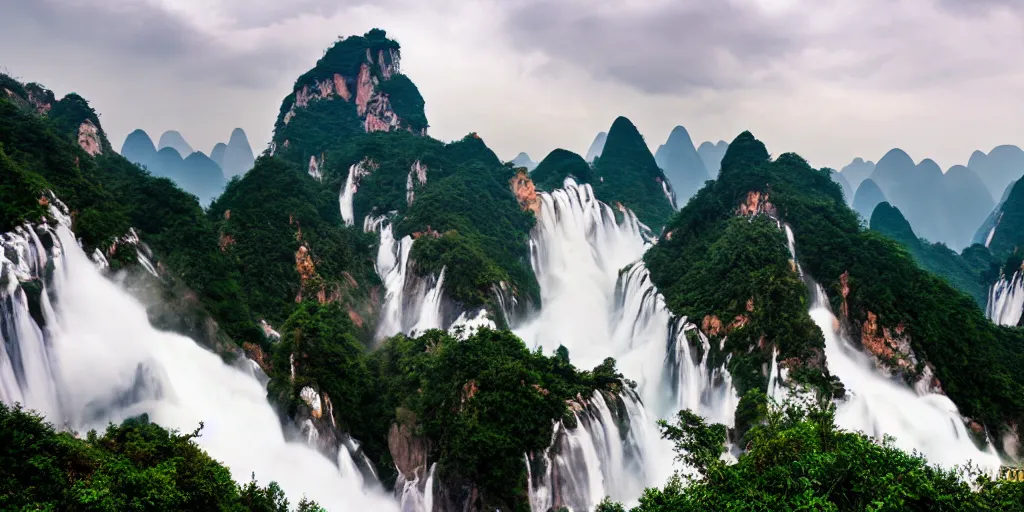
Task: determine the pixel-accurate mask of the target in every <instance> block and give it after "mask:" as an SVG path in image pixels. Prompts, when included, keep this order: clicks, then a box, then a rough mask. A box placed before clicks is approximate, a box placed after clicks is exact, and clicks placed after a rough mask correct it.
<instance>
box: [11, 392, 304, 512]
mask: <svg viewBox="0 0 1024 512" xmlns="http://www.w3.org/2000/svg"><path fill="white" fill-rule="evenodd" d="M201 429H202V424H200V429H198V430H196V431H195V432H194V433H192V434H189V435H180V434H178V433H177V432H175V431H168V430H164V429H163V428H161V427H159V426H157V425H156V424H153V423H150V422H149V420H148V418H147V417H146V416H145V415H143V416H140V417H137V418H131V419H128V420H126V421H125V422H124V423H122V424H121V425H119V426H115V425H110V426H108V427H107V431H106V432H105V433H104V434H103V435H102V436H100V435H98V434H97V433H96V432H95V431H92V432H89V434H88V436H87V438H86V439H78V438H76V437H74V436H72V435H71V434H68V433H65V432H57V431H56V430H54V428H53V426H52V425H50V424H48V423H45V422H44V421H43V420H42V418H41V417H40V416H38V415H36V414H34V413H32V412H28V411H25V410H23V409H21V407H20V406H15V407H13V408H12V407H8V406H7V405H5V404H3V403H0V508H2V509H4V510H104V511H106V510H109V511H115V510H116V511H121V510H139V511H141V510H182V511H193V510H223V511H259V512H278V511H280V512H287V511H288V510H289V508H288V500H287V499H285V497H284V493H283V491H282V490H281V489H280V487H278V485H277V484H276V483H273V482H272V483H270V485H269V486H268V487H266V488H263V487H260V486H259V485H257V484H256V483H255V481H253V482H250V483H249V484H248V485H246V486H245V487H244V488H240V487H239V486H238V484H236V483H235V482H234V481H232V480H231V473H230V472H229V471H228V469H227V468H226V467H224V466H222V465H220V464H219V463H218V462H217V461H215V460H213V459H212V458H210V456H209V455H207V454H206V453H205V452H204V451H203V450H202V449H200V448H199V446H197V445H196V443H195V441H194V439H195V438H196V437H198V436H199V432H200V430H201ZM303 507H305V508H303ZM318 509H319V507H318V506H317V505H316V503H314V502H309V501H307V500H303V504H300V507H299V508H298V509H297V510H318Z"/></svg>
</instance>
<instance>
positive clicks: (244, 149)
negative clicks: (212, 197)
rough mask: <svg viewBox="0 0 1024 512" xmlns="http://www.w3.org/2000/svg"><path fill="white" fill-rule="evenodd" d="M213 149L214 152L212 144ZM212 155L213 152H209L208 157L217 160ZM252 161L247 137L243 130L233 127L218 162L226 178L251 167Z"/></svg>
mask: <svg viewBox="0 0 1024 512" xmlns="http://www.w3.org/2000/svg"><path fill="white" fill-rule="evenodd" d="M213 150H214V152H216V151H217V147H216V146H214V148H213ZM214 156H215V155H214V153H211V154H210V157H211V158H213V160H214V161H217V159H216V158H214ZM254 161H255V159H254V158H253V153H252V147H251V146H249V138H248V137H246V136H245V131H243V130H242V129H241V128H235V129H234V130H232V131H231V137H230V138H229V139H228V144H227V147H225V148H224V154H223V156H222V157H221V161H220V162H218V165H220V166H221V168H222V169H223V170H224V176H225V177H226V178H228V179H230V178H232V177H235V176H241V175H243V174H245V173H247V172H249V169H252V166H253V162H254Z"/></svg>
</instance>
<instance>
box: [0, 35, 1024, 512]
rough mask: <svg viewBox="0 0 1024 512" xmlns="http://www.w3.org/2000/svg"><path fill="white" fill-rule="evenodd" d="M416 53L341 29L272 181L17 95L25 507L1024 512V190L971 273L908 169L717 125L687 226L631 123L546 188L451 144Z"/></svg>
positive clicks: (34, 88)
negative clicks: (836, 164) (888, 190)
mask: <svg viewBox="0 0 1024 512" xmlns="http://www.w3.org/2000/svg"><path fill="white" fill-rule="evenodd" d="M400 59H401V47H400V45H399V43H398V42H397V41H395V40H393V39H390V38H389V37H388V35H387V33H386V32H384V31H383V30H380V29H374V30H371V31H370V32H367V33H366V34H364V35H362V36H351V37H347V38H339V39H338V40H337V41H335V42H334V43H333V44H332V45H331V46H330V47H329V48H328V49H327V51H326V52H325V53H324V54H323V56H322V58H320V59H319V61H317V62H316V64H315V65H314V66H313V67H312V68H311V69H310V70H309V71H308V72H306V73H304V74H303V75H301V76H300V77H299V78H298V79H297V80H296V82H295V84H294V87H293V88H292V92H291V93H289V94H288V96H286V97H285V98H284V99H283V101H282V103H281V106H280V111H279V112H280V114H279V116H278V119H277V120H276V123H275V126H274V134H273V139H272V142H271V144H270V146H269V148H268V149H267V151H265V152H264V153H263V154H262V155H260V156H259V158H257V159H256V160H255V162H254V163H252V162H251V149H249V150H248V151H249V153H248V155H249V156H248V158H249V160H250V163H252V168H251V169H246V170H247V172H245V171H242V172H240V173H235V172H234V171H228V168H229V167H230V168H231V169H238V168H241V167H242V166H243V164H244V163H245V160H246V149H247V148H248V142H247V141H245V140H244V139H245V136H244V133H241V132H240V130H236V132H235V133H233V134H232V137H231V141H230V142H229V143H228V144H224V145H218V146H217V147H216V148H214V150H213V151H211V155H210V157H209V158H207V157H206V156H205V155H203V154H202V153H194V154H193V155H190V156H189V157H188V158H186V159H182V158H181V156H182V155H180V154H178V152H177V150H175V149H173V148H172V147H167V148H162V149H160V150H159V151H157V148H156V147H155V146H154V145H153V144H152V140H151V139H149V137H148V136H146V135H145V133H133V134H132V135H131V136H129V140H126V142H125V147H124V148H123V150H122V153H124V156H121V155H118V154H116V153H114V152H113V150H112V149H111V147H110V143H109V141H107V140H106V137H105V135H104V132H103V129H102V127H101V126H100V123H99V117H98V115H97V114H96V113H95V112H94V111H93V110H92V109H91V108H90V107H89V105H88V103H87V102H86V101H85V100H84V99H83V98H80V97H79V96H77V95H69V96H68V97H65V98H64V99H61V100H60V101H57V100H56V99H55V98H54V96H53V94H52V93H51V92H49V91H47V90H46V89H45V88H43V87H42V86H39V85H37V84H22V83H20V82H18V81H17V80H14V79H12V78H10V77H7V76H6V75H0V92H3V91H4V90H6V91H7V92H6V96H3V95H0V175H2V177H3V179H2V181H0V232H2V233H4V235H3V237H2V238H0V244H2V250H0V284H2V285H3V286H0V299H2V300H0V305H2V308H0V320H2V324H0V325H2V326H4V327H3V336H4V340H3V341H4V343H2V344H0V402H2V403H0V427H2V428H0V459H2V460H5V461H8V462H10V463H9V464H0V482H3V483H0V508H12V507H13V508H18V509H37V508H38V509H45V508H54V509H63V508H69V509H72V508H75V509H76V508H104V509H111V510H119V509H129V508H134V509H150V508H159V509H164V510H206V509H223V510H276V511H280V510H287V509H288V506H289V504H298V510H316V509H317V507H318V505H316V504H315V503H312V502H311V501H309V500H307V499H306V495H308V497H309V498H310V499H315V500H316V501H317V502H318V503H320V504H321V505H323V506H325V507H327V508H328V509H332V510H335V509H340V510H399V509H401V510H408V511H416V512H426V511H428V510H431V511H432V510H440V511H455V510H462V511H484V510H517V511H525V510H534V511H548V510H551V511H557V510H568V509H571V510H601V511H604V512H608V511H612V510H625V508H624V507H623V506H622V505H620V504H619V503H632V504H637V503H638V505H637V508H636V509H635V510H637V511H663V510H664V511H668V510H673V511H674V510H733V509H743V508H744V507H746V508H750V507H751V506H753V505H751V503H757V504H758V505H756V506H755V508H756V507H757V506H760V507H764V508H766V509H772V510H775V509H778V510H784V509H796V508H801V507H803V508H808V509H819V508H820V509H836V510H864V509H868V508H871V507H875V508H878V509H886V510H888V509H892V510H898V509H908V508H909V509H918V510H930V509H934V508H936V507H938V506H942V507H945V508H948V509H950V510H1013V509H1014V507H1018V506H1019V504H1021V503H1024V501H1022V498H1024V483H1020V482H1010V481H999V482H997V481H994V480H993V479H992V478H991V476H992V475H995V472H996V471H997V470H998V468H999V465H1000V464H1001V463H1003V462H1006V463H1011V462H1013V461H1015V460H1017V458H1018V457H1019V454H1020V449H1021V443H1020V441H1019V439H1020V435H1021V434H1022V432H1021V428H1020V425H1021V424H1022V422H1024V383H1022V382H1021V381H1020V379H1019V378H1018V377H1019V376H1020V375H1022V374H1024V332H1022V331H1020V330H1019V329H1016V328H1009V327H1001V326H997V325H995V324H993V323H992V322H990V321H989V320H987V319H986V318H985V315H984V314H983V312H982V308H981V307H980V305H981V304H983V303H984V302H985V296H986V293H987V290H988V289H987V286H988V284H989V283H990V282H992V281H993V280H994V279H996V278H998V276H999V275H1003V276H1004V277H1005V275H1006V268H1005V267H1006V263H1004V261H1012V259H1010V258H1011V257H1012V255H1013V254H1015V252H1016V247H1017V245H1018V242H1016V241H1015V239H1014V238H1013V237H1014V232H1015V231H1014V229H1015V228H1014V224H1013V222H1014V220H1013V216H1014V213H1013V209H1014V208H1016V206H1017V202H1019V201H1017V199H1019V198H1017V195H1022V196H1024V192H1022V193H1021V194H1017V195H1015V193H1016V192H1018V190H1017V188H1021V187H1014V188H1013V190H1012V191H1010V192H1009V194H1008V195H1007V197H1006V200H1005V201H1004V202H1003V204H1002V206H1001V207H1000V208H999V209H998V210H997V212H998V214H993V215H995V217H996V218H997V220H996V221H995V222H996V223H998V226H997V227H996V231H995V234H994V235H993V239H992V244H990V248H991V249H992V253H991V254H994V256H992V255H990V253H989V250H988V249H986V248H985V247H981V246H974V247H971V248H968V249H967V250H965V251H964V252H963V253H962V254H961V255H957V254H955V253H954V252H952V251H950V250H949V249H946V248H945V246H943V245H936V244H928V243H925V242H924V241H922V240H920V239H919V238H918V235H917V234H915V230H914V229H912V228H911V223H910V222H908V221H907V219H906V218H904V216H903V213H901V209H897V208H894V207H892V206H890V205H889V204H888V203H885V202H884V201H885V197H886V196H885V195H883V194H882V190H881V189H879V187H878V186H875V181H874V179H867V180H864V181H863V183H860V180H855V179H849V180H848V179H847V178H851V177H853V176H855V175H856V172H851V173H850V174H849V175H847V174H846V172H847V171H846V170H844V171H843V172H841V173H835V172H834V171H832V170H830V169H820V170H818V169H814V168H812V167H811V166H810V165H809V164H808V163H807V162H806V161H805V160H804V159H803V158H801V157H800V156H798V155H796V154H793V153H783V154H781V155H780V156H778V157H777V158H774V159H772V158H771V157H770V156H769V153H768V150H767V148H765V146H764V145H763V144H762V143H761V142H760V141H758V140H757V139H756V138H754V136H753V135H752V134H750V133H749V132H744V133H742V134H740V135H739V136H738V137H737V138H736V139H735V140H733V141H732V142H731V143H729V144H726V143H724V142H720V143H719V144H716V145H711V144H709V143H708V146H707V147H706V148H705V145H703V144H702V145H701V148H705V149H704V151H703V152H701V151H700V150H694V149H693V143H692V141H690V140H689V137H688V135H686V136H685V140H684V137H683V135H685V131H683V132H681V133H680V134H679V135H677V136H676V142H678V141H684V142H686V144H688V149H687V148H683V149H684V150H685V151H683V154H682V155H681V156H680V154H675V153H674V151H675V149H674V144H675V143H674V142H673V140H672V138H671V137H670V140H669V142H670V143H673V144H672V145H673V147H669V144H668V143H667V144H666V146H665V150H664V151H665V152H664V153H662V156H663V158H664V160H663V162H664V163H665V166H663V167H668V168H672V169H676V170H678V169H681V168H682V167H679V165H678V164H680V163H682V162H685V164H686V165H687V166H690V165H693V166H696V165H698V164H699V168H702V169H704V170H705V175H708V176H715V175H717V177H716V178H715V179H714V180H710V181H708V180H702V181H700V185H699V190H695V194H694V195H693V197H692V198H690V199H689V201H688V202H686V203H685V205H680V206H682V207H681V209H679V210H678V211H676V209H675V208H674V206H675V205H674V204H673V200H674V198H677V197H680V196H679V195H678V191H674V188H673V186H672V185H670V180H669V179H667V178H666V173H665V172H663V170H662V168H660V167H659V165H658V161H657V160H656V159H655V156H654V155H652V154H651V152H650V150H649V149H648V146H647V144H646V142H645V141H644V139H643V137H642V136H641V134H640V132H639V131H638V130H637V128H636V126H634V125H633V124H632V122H630V121H629V120H628V119H626V118H625V117H619V118H617V119H615V121H614V123H613V124H612V126H611V127H610V129H609V130H608V132H607V134H606V135H605V134H604V133H602V134H601V135H599V137H598V140H595V143H594V145H593V147H592V148H591V151H590V152H588V154H587V157H586V158H584V157H581V156H580V155H578V154H576V153H573V152H570V151H567V150H563V149H556V150H554V151H552V152H551V153H550V154H548V155H547V156H546V157H545V158H544V159H543V160H542V161H541V162H540V163H538V164H537V166H536V168H535V169H533V170H532V172H526V171H524V170H523V169H522V168H521V167H519V166H518V165H517V164H516V163H515V162H509V163H502V162H501V161H500V160H499V159H498V157H497V156H496V155H495V153H494V152H493V151H492V150H491V149H490V148H488V146H487V145H486V143H485V142H484V141H483V140H482V139H481V138H480V137H479V136H478V135H477V134H476V133H470V134H467V135H466V136H464V137H462V138H460V139H458V140H455V141H451V142H443V141H439V140H436V139H433V138H431V137H429V136H428V135H427V128H428V126H429V123H428V120H427V117H426V114H425V110H424V106H425V101H424V99H423V98H422V96H420V94H419V91H418V89H417V87H416V86H415V85H414V84H413V82H412V81H411V79H410V78H409V77H406V76H405V75H404V74H402V72H401V68H400V65H399V64H400ZM674 133H675V132H674ZM129 142H131V144H129ZM233 148H234V149H233ZM239 148H240V149H239ZM718 151H721V156H716V152H718ZM133 155H136V156H133ZM137 155H145V158H151V159H152V160H150V161H151V162H152V167H150V165H149V164H146V167H147V168H149V170H148V171H147V170H146V169H143V168H140V167H139V166H138V165H135V164H133V163H131V162H130V161H129V160H128V158H139V157H138V156H137ZM196 155H199V156H198V157H196ZM904 155H905V154H904ZM175 157H177V160H175ZM193 157H196V158H195V159H193ZM189 159H193V161H194V162H193V163H196V164H197V165H216V166H219V167H222V168H224V170H225V173H226V174H229V175H233V176H232V177H231V179H230V181H229V182H228V183H227V185H226V186H225V188H224V191H223V193H221V194H219V195H217V197H216V198H215V199H214V200H213V201H212V203H211V204H210V206H209V207H208V208H206V209H205V210H204V209H203V208H202V207H201V205H200V199H199V198H197V197H195V196H194V195H192V194H190V193H188V192H186V191H183V190H182V188H184V185H181V184H180V183H179V185H180V186H176V185H175V183H174V182H172V181H171V180H170V179H167V178H164V177H159V176H156V175H155V174H156V173H155V172H154V168H158V167H159V166H160V165H162V162H164V161H165V160H166V161H167V162H171V161H174V162H176V161H178V160H181V161H182V162H187V161H188V160H189ZM203 159H205V160H203ZM200 161H201V162H200ZM231 161H237V162H240V163H239V164H238V166H235V164H229V162H231ZM907 161H909V164H908V163H907ZM522 162H523V161H522V160H519V163H522ZM865 165H866V164H865ZM922 166H923V167H922ZM719 167H720V172H719ZM211 168H212V167H211ZM712 168H713V169H714V170H712ZM666 170H667V169H666ZM879 171H881V172H879ZM935 171H938V172H939V175H941V174H942V173H941V170H939V169H938V167H937V166H933V165H932V164H926V163H924V162H922V164H916V165H915V164H914V163H913V161H912V160H910V158H909V156H907V157H906V158H903V157H902V156H901V155H899V154H893V155H891V157H887V159H883V161H880V162H879V165H878V166H876V167H875V169H874V172H875V173H878V179H879V180H881V181H880V182H879V183H880V184H881V183H885V184H886V185H887V186H890V185H891V186H892V187H893V190H901V189H900V187H901V186H902V185H900V183H901V180H903V179H904V176H903V174H908V175H913V176H919V175H921V176H926V177H929V176H933V175H934V174H935ZM950 172H952V170H951V171H950ZM948 174H949V173H947V175H948ZM958 175H961V178H957V179H959V180H960V181H957V182H956V183H958V185H957V186H958V187H961V188H964V189H967V188H970V187H971V186H973V185H976V183H974V181H973V180H971V179H969V178H970V176H966V178H964V176H965V175H964V172H963V171H961V170H958V171H957V173H956V174H954V175H953V177H954V178H956V177H957V176H958ZM929 179H931V178H929ZM942 179H943V180H946V179H947V178H942ZM683 180H684V182H687V180H688V178H683ZM844 181H849V185H850V186H851V188H852V187H857V193H856V196H855V197H853V198H850V197H847V194H846V193H845V192H844V189H845V188H847V187H846V185H845V184H843V182H844ZM855 182H856V183H855ZM673 185H674V184H673ZM872 186H874V189H873V190H872V189H871V187H872ZM1022 187H1024V186H1022ZM1022 190H1024V188H1022ZM897 195H899V194H897ZM943 197H947V196H943ZM851 199H852V201H853V203H854V208H855V209H857V210H858V211H861V210H863V211H861V216H860V217H859V216H858V214H857V212H855V211H854V209H851V208H850V207H849V206H848V202H849V201H850V200H851ZM964 201H965V202H966V203H971V201H972V200H970V199H964ZM879 203H880V204H879ZM971 204H973V203H971ZM988 209H989V210H990V209H991V205H989V207H988ZM986 213H988V212H986ZM869 218H870V219H871V229H867V227H866V226H864V225H862V221H863V220H866V219H869ZM979 222H980V221H979ZM645 226H646V227H647V228H649V229H645ZM79 244H80V245H79ZM1017 265H1018V266H1019V265H1020V264H1019V261H1018V262H1017ZM11 326H13V328H12V327H11ZM185 336H187V337H185ZM189 338H192V340H194V341H195V342H198V343H199V344H201V345H202V346H203V347H205V349H200V348H199V347H198V346H197V345H196V343H194V342H193V341H192V340H190V339H189ZM584 368H590V369H584ZM15 402H18V403H22V404H23V405H24V406H25V407H28V408H30V409H35V410H37V411H39V413H40V414H42V415H45V420H46V421H49V423H51V424H52V425H46V424H45V423H44V422H43V418H40V417H38V416H34V415H32V414H27V413H26V412H24V411H23V410H21V409H19V408H18V407H12V406H11V404H13V403H15ZM797 402H802V403H803V405H798V404H797ZM3 404H7V405H3ZM659 420H672V422H671V423H669V422H666V421H660V422H659ZM153 422H155V423H159V424H160V426H157V425H156V424H155V423H153ZM108 424H109V427H107V428H106V430H105V432H104V433H102V434H99V433H88V434H84V437H75V436H73V435H71V434H70V433H63V432H61V431H64V430H68V431H77V432H82V433H86V432H89V430H91V429H98V430H99V431H103V428H104V427H106V426H107V425H108ZM165 428H166V429H170V430H165ZM58 429H59V430H60V431H58ZM174 429H178V431H175V430H174ZM196 429H199V430H196ZM193 431H195V432H194V433H193V434H192V435H187V434H186V435H182V434H181V433H180V432H193ZM889 436H893V438H894V439H895V441H892V440H888V441H879V440H881V439H889ZM673 445H674V446H673ZM673 448H675V449H676V451H677V453H676V454H673ZM204 450H206V452H208V454H207V453H206V452H204ZM912 451H917V452H918V453H915V454H913V455H911V454H910V453H911V452H912ZM726 452H728V454H726ZM674 455H678V460H677V461H676V462H677V464H675V465H673V461H672V458H673V456H674ZM723 456H724V457H723ZM924 457H927V459H925V458H924ZM217 461H222V462H217ZM968 461H971V462H973V463H975V465H976V466H977V467H978V471H979V472H981V473H984V474H983V475H981V476H980V477H977V478H976V475H975V474H971V473H965V472H958V471H957V470H955V469H953V468H954V467H955V466H959V465H962V464H965V463H967V462H968ZM932 464H938V465H939V466H938V467H936V466H934V465H932ZM687 475H692V479H691V478H690V477H688V476H687ZM892 475H900V476H899V478H895V477H893V476H892ZM232 480H233V481H232ZM272 480H276V481H278V482H279V484H280V485H278V483H271V481H272ZM246 482H250V483H249V484H246ZM602 497H607V498H606V499H605V500H604V501H602V499H601V498H602ZM300 500H301V501H300Z"/></svg>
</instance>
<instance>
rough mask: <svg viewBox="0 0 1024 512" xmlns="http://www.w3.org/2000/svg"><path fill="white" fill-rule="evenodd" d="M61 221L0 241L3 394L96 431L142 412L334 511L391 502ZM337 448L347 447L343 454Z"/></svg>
mask: <svg viewBox="0 0 1024 512" xmlns="http://www.w3.org/2000/svg"><path fill="white" fill-rule="evenodd" d="M58 206H60V204H59V202H57V201H54V202H52V203H51V212H52V214H53V216H54V217H56V218H58V219H61V221H59V222H58V223H57V225H48V224H45V223H43V224H40V225H39V226H36V227H30V226H25V227H20V228H18V229H16V230H15V231H14V232H12V233H7V234H5V235H3V237H2V250H0V283H2V284H3V288H2V290H0V303H2V304H3V308H2V311H0V336H2V340H0V399H2V400H3V401H4V402H5V403H8V404H13V403H15V402H20V403H22V404H23V405H24V406H25V407H27V408H29V409H35V410H38V411H40V412H41V413H42V414H44V415H45V417H46V419H47V420H48V421H50V422H52V423H54V424H55V425H57V426H58V428H68V429H72V430H74V431H76V432H86V431H88V430H89V429H98V430H101V431H102V430H103V429H104V428H105V427H106V425H107V424H108V422H114V423H119V422H121V421H122V420H124V419H126V418H128V417H132V416H136V415H139V414H143V413H146V414H148V415H149V417H150V418H151V419H152V421H154V422H155V423H157V424H159V425H161V426H164V427H166V428H173V429H178V430H180V431H183V432H190V431H192V430H194V429H195V428H196V427H197V426H198V425H199V423H200V422H204V425H205V426H204V428H203V430H202V432H201V436H200V437H199V438H198V439H197V440H196V442H197V443H198V444H199V445H200V446H202V448H203V449H205V450H206V451H207V452H208V453H209V454H210V456H211V457H213V458H214V459H217V460H219V461H222V462H223V463H224V464H225V465H226V466H227V467H228V468H229V469H230V471H231V474H232V476H233V477H234V478H235V480H237V481H240V482H247V481H248V480H249V478H250V475H251V474H253V473H255V475H256V478H257V479H258V480H259V481H260V482H261V483H262V484H264V485H265V484H267V483H268V482H270V481H271V480H274V481H277V482H278V483H279V484H280V485H281V487H282V488H283V489H284V490H285V492H286V493H288V498H289V500H291V501H292V502H293V503H294V502H297V501H298V500H299V499H300V498H301V497H302V496H303V495H306V496H308V497H309V498H310V499H314V500H316V501H318V502H319V503H320V504H321V505H323V506H325V507H327V508H330V509H332V510H393V509H394V508H395V504H394V502H393V501H392V500H390V499H388V498H386V497H383V496H380V495H377V494H375V493H372V492H368V491H366V490H364V489H363V487H362V485H361V479H360V478H356V477H354V476H351V475H346V476H343V475H342V474H341V472H340V471H339V468H338V467H336V466H335V465H334V463H333V462H332V461H330V460H328V459H326V458H324V457H322V456H321V455H320V454H319V453H317V452H316V451H315V450H313V449H312V448H310V447H308V446H306V445H305V444H303V443H301V442H296V443H293V442H288V440H287V439H286V436H285V433H284V431H283V430H282V428H281V423H280V420H279V418H278V417H277V414H276V413H275V412H274V410H273V408H272V407H271V406H270V404H269V403H268V402H267V399H266V391H265V389H264V387H263V386H262V385H261V384H260V382H258V381H257V380H256V379H255V378H253V374H254V372H253V371H252V369H251V368H250V369H247V370H246V371H240V370H239V369H236V368H233V367H230V366H227V365H225V364H224V363H223V362H222V361H221V359H220V357H219V356H217V355H216V354H214V353H212V352H209V351H207V350H204V349H203V348H201V347H199V346H198V345H196V344H195V342H193V341H192V340H191V339H189V338H186V337H184V336H180V335H177V334H173V333H170V332H161V331H158V330H156V329H154V328H153V327H152V326H151V325H150V324H149V320H148V318H147V315H146V311H145V308H144V307H143V306H142V305H141V304H140V303H139V302H137V301H136V300H135V299H134V298H132V297H131V296H130V295H128V294H127V293H126V292H125V291H124V290H122V289H121V288H119V287H118V286H117V285H116V284H115V283H113V282H111V281H110V280H108V279H106V278H105V277H104V276H103V275H102V274H101V273H100V271H99V270H98V269H97V267H96V265H95V264H94V263H93V262H92V261H91V260H90V259H89V257H88V256H86V254H85V253H84V252H83V251H82V249H81V248H80V247H79V246H78V244H77V242H76V240H75V238H74V235H73V234H72V233H71V231H70V229H69V228H68V226H69V225H70V222H69V220H68V219H67V216H66V210H62V209H60V208H58ZM341 455H342V456H343V455H344V454H341Z"/></svg>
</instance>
